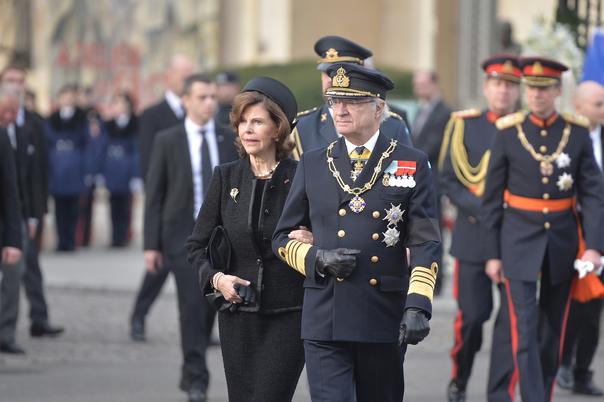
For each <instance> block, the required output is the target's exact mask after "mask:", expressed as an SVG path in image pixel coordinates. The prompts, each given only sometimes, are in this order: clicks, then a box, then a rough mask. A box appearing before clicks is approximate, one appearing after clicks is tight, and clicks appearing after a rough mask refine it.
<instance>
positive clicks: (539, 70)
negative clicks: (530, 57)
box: [533, 61, 543, 74]
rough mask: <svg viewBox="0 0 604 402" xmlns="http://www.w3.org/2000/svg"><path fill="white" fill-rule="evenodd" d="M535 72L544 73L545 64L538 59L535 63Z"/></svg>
mask: <svg viewBox="0 0 604 402" xmlns="http://www.w3.org/2000/svg"><path fill="white" fill-rule="evenodd" d="M533 74H543V66H542V65H541V63H539V62H538V61H536V62H535V63H534V64H533Z"/></svg>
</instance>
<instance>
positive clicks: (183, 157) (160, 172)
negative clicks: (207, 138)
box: [144, 123, 237, 256]
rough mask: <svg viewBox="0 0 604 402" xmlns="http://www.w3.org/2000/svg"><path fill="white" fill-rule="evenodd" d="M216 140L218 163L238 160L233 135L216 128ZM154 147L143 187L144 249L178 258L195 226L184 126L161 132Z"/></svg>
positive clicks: (189, 160)
mask: <svg viewBox="0 0 604 402" xmlns="http://www.w3.org/2000/svg"><path fill="white" fill-rule="evenodd" d="M216 139H217V143H218V153H219V162H222V163H224V162H228V161H232V160H234V159H237V152H236V150H235V146H234V145H233V141H234V140H235V136H234V134H233V132H231V131H230V130H227V129H224V128H221V127H220V126H218V125H217V126H216ZM155 145H157V146H155ZM155 145H153V153H152V155H151V161H150V165H149V172H148V174H147V183H146V187H147V188H146V199H145V227H144V249H145V250H158V251H161V252H163V253H167V254H169V255H172V256H178V255H180V254H181V253H184V244H185V241H186V240H187V237H189V236H190V235H191V232H192V231H193V225H194V223H195V217H194V214H195V212H194V211H193V209H194V189H193V172H192V168H191V157H190V153H189V142H188V140H187V132H186V130H185V125H184V123H180V124H178V125H177V126H175V127H173V128H170V129H167V130H165V131H162V132H160V133H159V134H158V135H157V138H156V139H155ZM206 196H207V195H206Z"/></svg>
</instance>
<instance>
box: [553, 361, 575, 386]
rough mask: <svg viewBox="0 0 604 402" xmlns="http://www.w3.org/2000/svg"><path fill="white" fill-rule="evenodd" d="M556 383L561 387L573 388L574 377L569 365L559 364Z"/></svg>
mask: <svg viewBox="0 0 604 402" xmlns="http://www.w3.org/2000/svg"><path fill="white" fill-rule="evenodd" d="M556 383H557V384H558V386H559V387H560V388H562V389H573V386H574V384H575V377H574V375H573V369H572V368H571V367H570V366H560V368H559V369H558V374H557V375H556Z"/></svg>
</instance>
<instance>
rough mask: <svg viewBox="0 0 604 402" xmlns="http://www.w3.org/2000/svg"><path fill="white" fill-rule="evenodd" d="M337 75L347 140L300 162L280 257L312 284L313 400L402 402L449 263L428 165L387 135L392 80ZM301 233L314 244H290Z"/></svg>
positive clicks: (308, 313) (332, 92)
mask: <svg viewBox="0 0 604 402" xmlns="http://www.w3.org/2000/svg"><path fill="white" fill-rule="evenodd" d="M327 73H328V74H329V77H330V86H329V87H328V88H327V90H326V91H325V96H326V99H327V102H328V104H329V105H330V106H331V108H332V111H333V119H334V123H335V127H336V129H337V131H338V132H339V133H340V134H341V135H342V137H341V138H339V139H336V140H334V141H332V142H331V143H330V144H329V145H328V146H327V147H326V148H321V149H317V150H313V151H308V152H305V153H304V154H303V155H302V157H301V159H300V163H299V165H298V169H297V171H296V176H295V178H294V180H293V183H292V187H291V190H290V192H289V196H288V199H287V201H286V204H285V207H284V210H283V213H282V215H281V219H280V221H279V224H278V225H277V229H276V231H275V234H274V237H273V249H274V250H275V252H276V253H277V254H278V255H279V256H280V257H281V258H282V259H283V260H284V261H285V262H286V263H287V264H289V265H290V266H291V267H292V268H294V269H296V270H297V271H299V272H300V273H302V274H303V275H305V276H306V279H305V281H304V288H305V293H304V305H303V308H302V338H303V339H304V348H305V357H306V370H307V373H308V380H309V384H310V393H311V398H312V400H313V401H315V402H316V401H329V402H352V401H355V400H356V401H357V402H375V401H380V402H394V401H396V402H400V401H402V399H403V393H404V381H403V360H404V355H405V351H406V345H407V344H416V343H418V342H420V341H421V340H422V339H423V338H424V337H425V336H427V335H428V332H429V322H428V320H429V319H430V316H431V313H432V295H433V291H434V284H435V281H436V274H437V271H438V266H439V263H440V261H439V260H438V256H439V255H440V249H441V244H440V231H439V228H438V219H437V216H436V205H435V203H436V199H435V196H434V188H433V184H432V177H431V171H430V165H429V163H428V159H427V156H426V155H425V154H424V153H422V152H421V151H418V150H415V149H413V148H411V147H408V146H406V145H403V144H401V143H400V142H398V141H397V140H394V139H391V138H388V136H387V135H385V134H384V132H383V131H382V129H381V128H380V122H381V121H382V120H383V119H384V118H387V115H385V108H384V105H385V102H384V99H385V96H386V92H387V91H389V90H391V89H393V87H394V86H393V84H392V81H390V79H389V78H388V77H386V76H384V75H383V74H381V73H380V72H377V71H375V70H370V69H367V68H365V67H363V66H360V65H358V64H353V63H334V64H332V65H331V66H330V67H329V68H328V69H327ZM300 226H305V227H307V228H310V230H312V232H313V236H314V244H313V245H310V244H304V243H302V242H300V241H297V240H295V239H291V238H289V237H288V235H289V233H290V232H292V231H293V230H295V229H297V228H299V227H300ZM407 248H408V249H409V250H410V260H408V259H407V253H406V249H407ZM376 373H379V375H376ZM355 398H356V399H355Z"/></svg>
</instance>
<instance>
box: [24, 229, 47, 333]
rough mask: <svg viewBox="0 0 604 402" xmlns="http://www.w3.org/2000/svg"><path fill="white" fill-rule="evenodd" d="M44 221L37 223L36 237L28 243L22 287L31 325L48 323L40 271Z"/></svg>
mask: <svg viewBox="0 0 604 402" xmlns="http://www.w3.org/2000/svg"><path fill="white" fill-rule="evenodd" d="M43 224H44V219H43V218H40V220H39V221H38V228H37V230H36V236H35V238H34V239H31V240H30V241H29V242H28V247H27V254H26V255H25V258H26V265H25V273H24V275H23V279H22V280H23V287H24V288H25V294H26V295H27V300H28V301H29V318H30V320H31V322H32V323H37V324H44V323H47V322H48V306H47V304H46V297H45V296H44V277H43V276H42V270H41V269H40V256H39V253H40V242H41V240H42V232H43Z"/></svg>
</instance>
